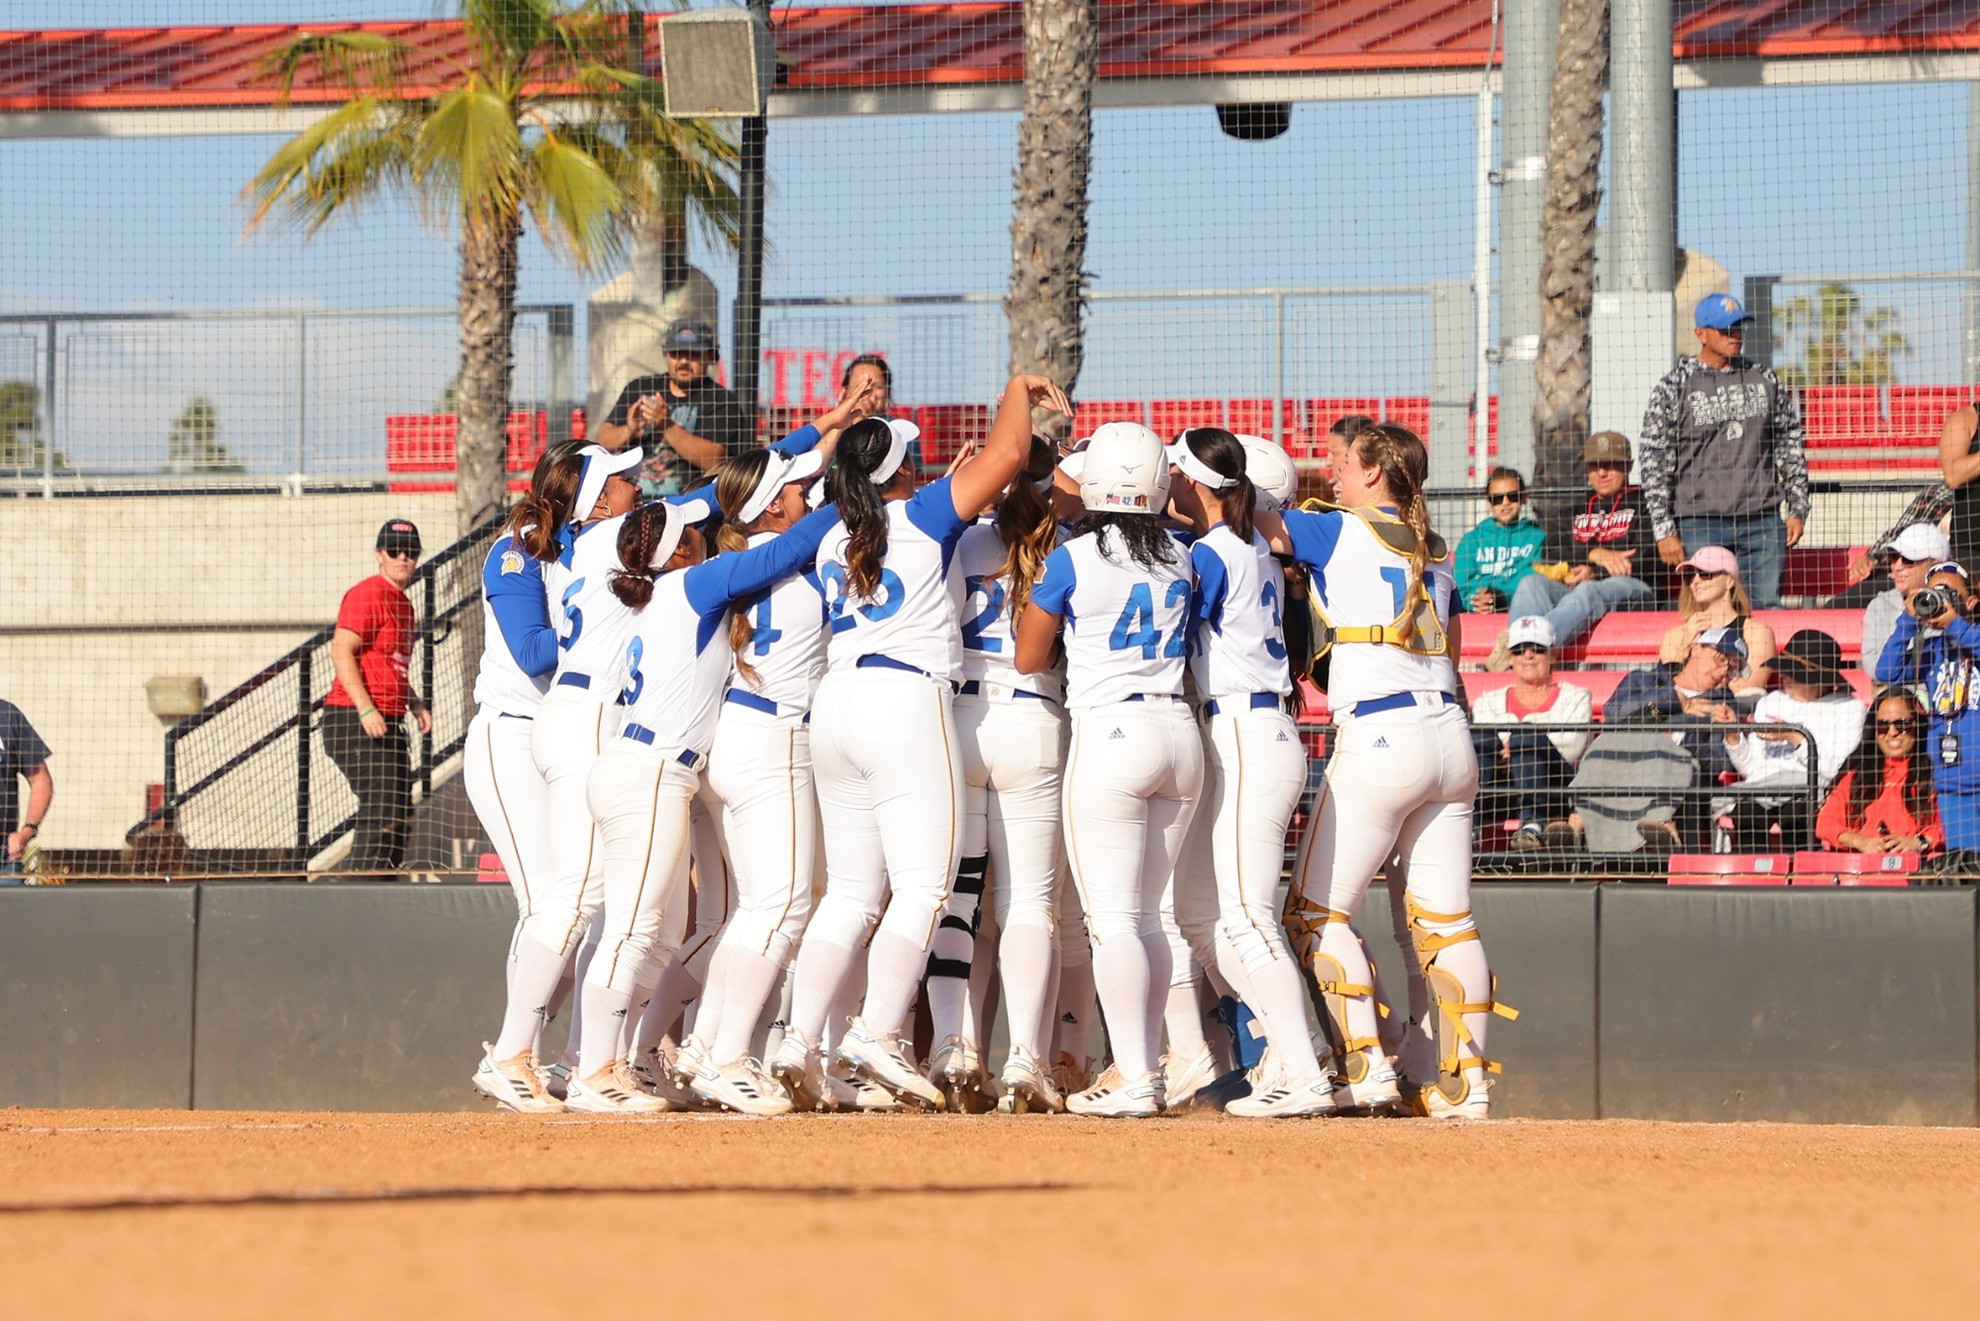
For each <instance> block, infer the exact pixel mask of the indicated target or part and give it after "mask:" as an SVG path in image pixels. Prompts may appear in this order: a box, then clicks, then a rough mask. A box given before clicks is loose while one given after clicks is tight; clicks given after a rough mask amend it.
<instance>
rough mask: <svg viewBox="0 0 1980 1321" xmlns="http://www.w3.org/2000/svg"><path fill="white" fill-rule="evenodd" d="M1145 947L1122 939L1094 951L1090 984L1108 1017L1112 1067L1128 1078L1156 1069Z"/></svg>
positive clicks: (1099, 945)
mask: <svg viewBox="0 0 1980 1321" xmlns="http://www.w3.org/2000/svg"><path fill="white" fill-rule="evenodd" d="M1156 939H1157V940H1160V939H1161V937H1160V936H1157V937H1156ZM1144 946H1145V942H1143V941H1142V940H1141V939H1140V938H1138V937H1136V936H1132V935H1121V936H1114V937H1112V938H1111V939H1108V940H1105V941H1101V942H1098V943H1097V944H1095V946H1094V948H1093V984H1094V986H1095V987H1096V988H1097V989H1098V990H1099V992H1100V1009H1101V1012H1103V1013H1104V1014H1105V1015H1106V1016H1107V1035H1108V1037H1109V1038H1110V1039H1111V1040H1112V1041H1113V1043H1114V1063H1116V1064H1117V1065H1119V1066H1120V1070H1121V1072H1122V1073H1123V1074H1125V1075H1126V1076H1127V1077H1129V1078H1135V1077H1139V1076H1140V1075H1141V1074H1144V1073H1147V1072H1149V1071H1150V1070H1151V1069H1153V1068H1155V1061H1156V1055H1155V1052H1154V1051H1152V1050H1150V1049H1149V1046H1148V1041H1149V1037H1150V1035H1151V1034H1150V1030H1149V1025H1148V1017H1149V1012H1150V1011H1149V1000H1150V996H1151V992H1150V989H1149V987H1150V984H1151V983H1150V977H1149V967H1148V951H1147V949H1146V948H1145V947H1144ZM1164 985H1166V983H1164ZM1166 993H1167V992H1166V990H1165V991H1164V994H1166ZM1158 1021H1159V1019H1158Z"/></svg>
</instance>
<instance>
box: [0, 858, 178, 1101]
mask: <svg viewBox="0 0 1980 1321" xmlns="http://www.w3.org/2000/svg"><path fill="white" fill-rule="evenodd" d="M198 900H199V895H198V892H197V891H196V890H195V889H194V888H193V887H192V886H185V887H183V888H168V887H166V886H162V885H160V886H123V885H119V886H101V887H99V886H81V885H70V886H59V887H58V886H47V887H40V886H31V887H23V888H19V889H14V888H9V889H4V890H0V1005H4V1006H5V1009H4V1012H0V1105H21V1106H115V1107H119V1108H126V1109H141V1108H154V1107H155V1108H159V1109H183V1108H185V1107H186V1106H188V1105H190V1104H191V1103H192V1095H191V1086H192V1054H193V1012H192V1006H193V932H194V921H195V907H196V905H197V903H198Z"/></svg>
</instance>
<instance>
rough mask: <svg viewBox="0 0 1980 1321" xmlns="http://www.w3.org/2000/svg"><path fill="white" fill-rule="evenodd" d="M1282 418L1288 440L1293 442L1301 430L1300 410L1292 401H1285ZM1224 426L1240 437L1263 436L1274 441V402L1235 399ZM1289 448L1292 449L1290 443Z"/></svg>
mask: <svg viewBox="0 0 1980 1321" xmlns="http://www.w3.org/2000/svg"><path fill="white" fill-rule="evenodd" d="M1282 403H1283V410H1282V412H1281V414H1280V415H1281V416H1282V417H1284V418H1285V426H1286V432H1285V434H1286V439H1287V441H1288V442H1290V441H1291V440H1292V437H1293V435H1294V433H1295V432H1297V431H1298V430H1299V408H1298V405H1296V404H1295V403H1294V402H1293V401H1292V400H1290V399H1287V400H1283V401H1282ZM1224 417H1225V422H1224V425H1225V426H1227V427H1229V428H1230V429H1231V430H1232V431H1235V432H1237V433H1238V434H1240V435H1246V436H1263V437H1265V439H1267V440H1270V439H1272V401H1271V400H1270V399H1233V400H1231V401H1230V404H1229V405H1228V409H1227V411H1226V413H1225V414H1224ZM1287 448H1288V449H1290V448H1291V444H1290V443H1288V445H1287Z"/></svg>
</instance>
